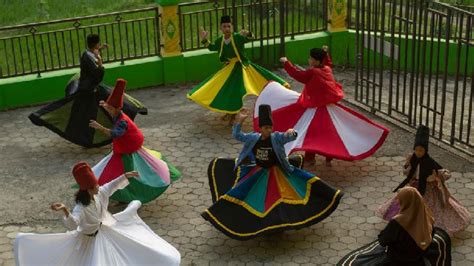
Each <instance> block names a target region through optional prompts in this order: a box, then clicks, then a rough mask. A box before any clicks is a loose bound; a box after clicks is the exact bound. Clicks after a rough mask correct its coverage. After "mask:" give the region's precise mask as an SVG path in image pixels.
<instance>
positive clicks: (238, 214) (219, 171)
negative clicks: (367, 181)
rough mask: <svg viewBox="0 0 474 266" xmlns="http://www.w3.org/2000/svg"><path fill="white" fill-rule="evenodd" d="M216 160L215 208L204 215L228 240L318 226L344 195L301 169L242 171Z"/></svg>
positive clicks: (212, 174) (213, 181)
mask: <svg viewBox="0 0 474 266" xmlns="http://www.w3.org/2000/svg"><path fill="white" fill-rule="evenodd" d="M234 162H235V161H234V160H229V159H214V160H213V161H212V162H211V164H210V166H209V171H208V174H209V186H210V188H211V193H212V194H213V195H212V197H213V201H214V204H213V205H212V206H211V207H210V208H208V209H207V210H205V211H204V212H203V213H202V216H203V217H204V218H205V219H206V220H208V221H209V222H210V223H211V224H212V225H214V226H215V227H216V228H217V229H219V230H220V231H222V232H223V233H224V234H226V235H227V236H229V237H231V238H234V239H239V240H247V239H251V238H254V237H257V236H259V235H263V234H270V233H274V232H278V231H284V230H289V229H299V228H303V227H307V226H310V225H312V224H315V223H318V222H320V221H322V220H324V219H325V218H326V217H328V216H329V215H330V214H331V213H332V212H333V211H334V210H335V209H336V208H337V206H338V204H339V201H340V199H341V197H342V194H343V193H342V192H341V191H340V190H338V189H335V188H333V187H331V186H330V185H328V184H326V183H325V182H324V181H322V180H321V179H320V178H318V177H316V176H314V175H313V174H311V173H309V172H306V171H304V170H302V169H299V168H295V170H294V171H293V172H292V173H287V172H285V171H284V170H283V169H282V168H281V167H280V166H273V167H270V168H261V167H259V166H255V165H248V166H241V167H238V168H237V169H236V170H235V171H234V170H233V169H234Z"/></svg>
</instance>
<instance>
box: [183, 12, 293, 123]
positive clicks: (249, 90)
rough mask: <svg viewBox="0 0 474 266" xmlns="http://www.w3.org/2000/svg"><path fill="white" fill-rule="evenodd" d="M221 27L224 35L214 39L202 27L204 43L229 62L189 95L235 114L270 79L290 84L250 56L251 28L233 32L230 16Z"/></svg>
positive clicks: (258, 92) (208, 105) (217, 109)
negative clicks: (248, 56) (247, 43)
mask: <svg viewBox="0 0 474 266" xmlns="http://www.w3.org/2000/svg"><path fill="white" fill-rule="evenodd" d="M221 31H222V33H223V35H222V36H221V37H219V38H218V39H217V40H216V41H215V42H214V43H211V42H210V41H209V40H208V39H207V34H208V33H207V32H206V31H204V29H201V33H200V35H201V39H202V40H203V41H202V43H203V44H204V45H206V47H207V48H208V49H209V50H210V51H218V52H219V59H220V61H221V62H224V63H225V66H224V67H223V68H222V69H221V70H219V71H218V72H217V73H215V74H214V75H212V76H211V77H209V78H207V79H206V80H204V81H202V82H201V83H200V84H198V85H197V86H196V87H194V88H193V89H192V90H191V91H190V92H189V93H188V98H189V99H191V100H193V101H195V102H196V103H198V104H200V105H202V106H204V107H206V108H208V109H210V110H212V111H215V112H221V113H225V114H226V117H229V115H232V116H230V117H232V118H233V117H234V116H235V115H234V114H236V113H238V112H239V111H240V109H242V107H243V98H244V97H245V96H246V95H248V94H253V95H259V94H260V92H261V91H262V90H263V87H264V86H265V85H266V84H267V83H268V81H271V80H273V81H276V82H278V83H280V84H282V85H284V86H285V87H289V85H288V83H287V82H286V81H284V80H283V79H282V78H280V77H278V76H277V75H275V74H274V73H272V72H270V71H269V70H266V69H265V68H263V67H261V66H258V65H256V64H254V63H252V62H250V61H249V60H248V59H247V56H246V54H245V47H244V46H245V43H246V42H249V41H251V40H252V38H253V35H252V33H251V32H249V31H247V30H242V31H240V33H236V32H233V27H232V22H231V19H230V17H229V16H223V17H222V18H221Z"/></svg>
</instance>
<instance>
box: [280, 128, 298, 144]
mask: <svg viewBox="0 0 474 266" xmlns="http://www.w3.org/2000/svg"><path fill="white" fill-rule="evenodd" d="M295 133H296V134H286V133H282V132H275V133H274V134H276V135H277V136H278V139H279V140H280V143H281V144H283V145H284V144H286V143H288V142H292V141H294V140H296V138H297V137H298V132H296V131H295Z"/></svg>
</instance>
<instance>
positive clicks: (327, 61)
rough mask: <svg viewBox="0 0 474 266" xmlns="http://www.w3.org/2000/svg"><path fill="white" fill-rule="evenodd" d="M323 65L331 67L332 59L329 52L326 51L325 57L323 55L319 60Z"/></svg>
mask: <svg viewBox="0 0 474 266" xmlns="http://www.w3.org/2000/svg"><path fill="white" fill-rule="evenodd" d="M321 63H322V64H323V65H325V66H328V67H330V68H332V67H333V65H332V59H331V56H330V55H329V53H327V55H326V57H324V59H323V62H321Z"/></svg>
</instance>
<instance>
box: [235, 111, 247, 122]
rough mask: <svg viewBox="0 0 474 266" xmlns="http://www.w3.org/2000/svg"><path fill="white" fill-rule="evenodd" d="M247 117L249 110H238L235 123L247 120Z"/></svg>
mask: <svg viewBox="0 0 474 266" xmlns="http://www.w3.org/2000/svg"><path fill="white" fill-rule="evenodd" d="M247 117H249V110H247V109H246V108H242V109H241V110H240V113H239V114H238V115H237V121H239V122H240V123H242V122H244V120H245V119H247Z"/></svg>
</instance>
